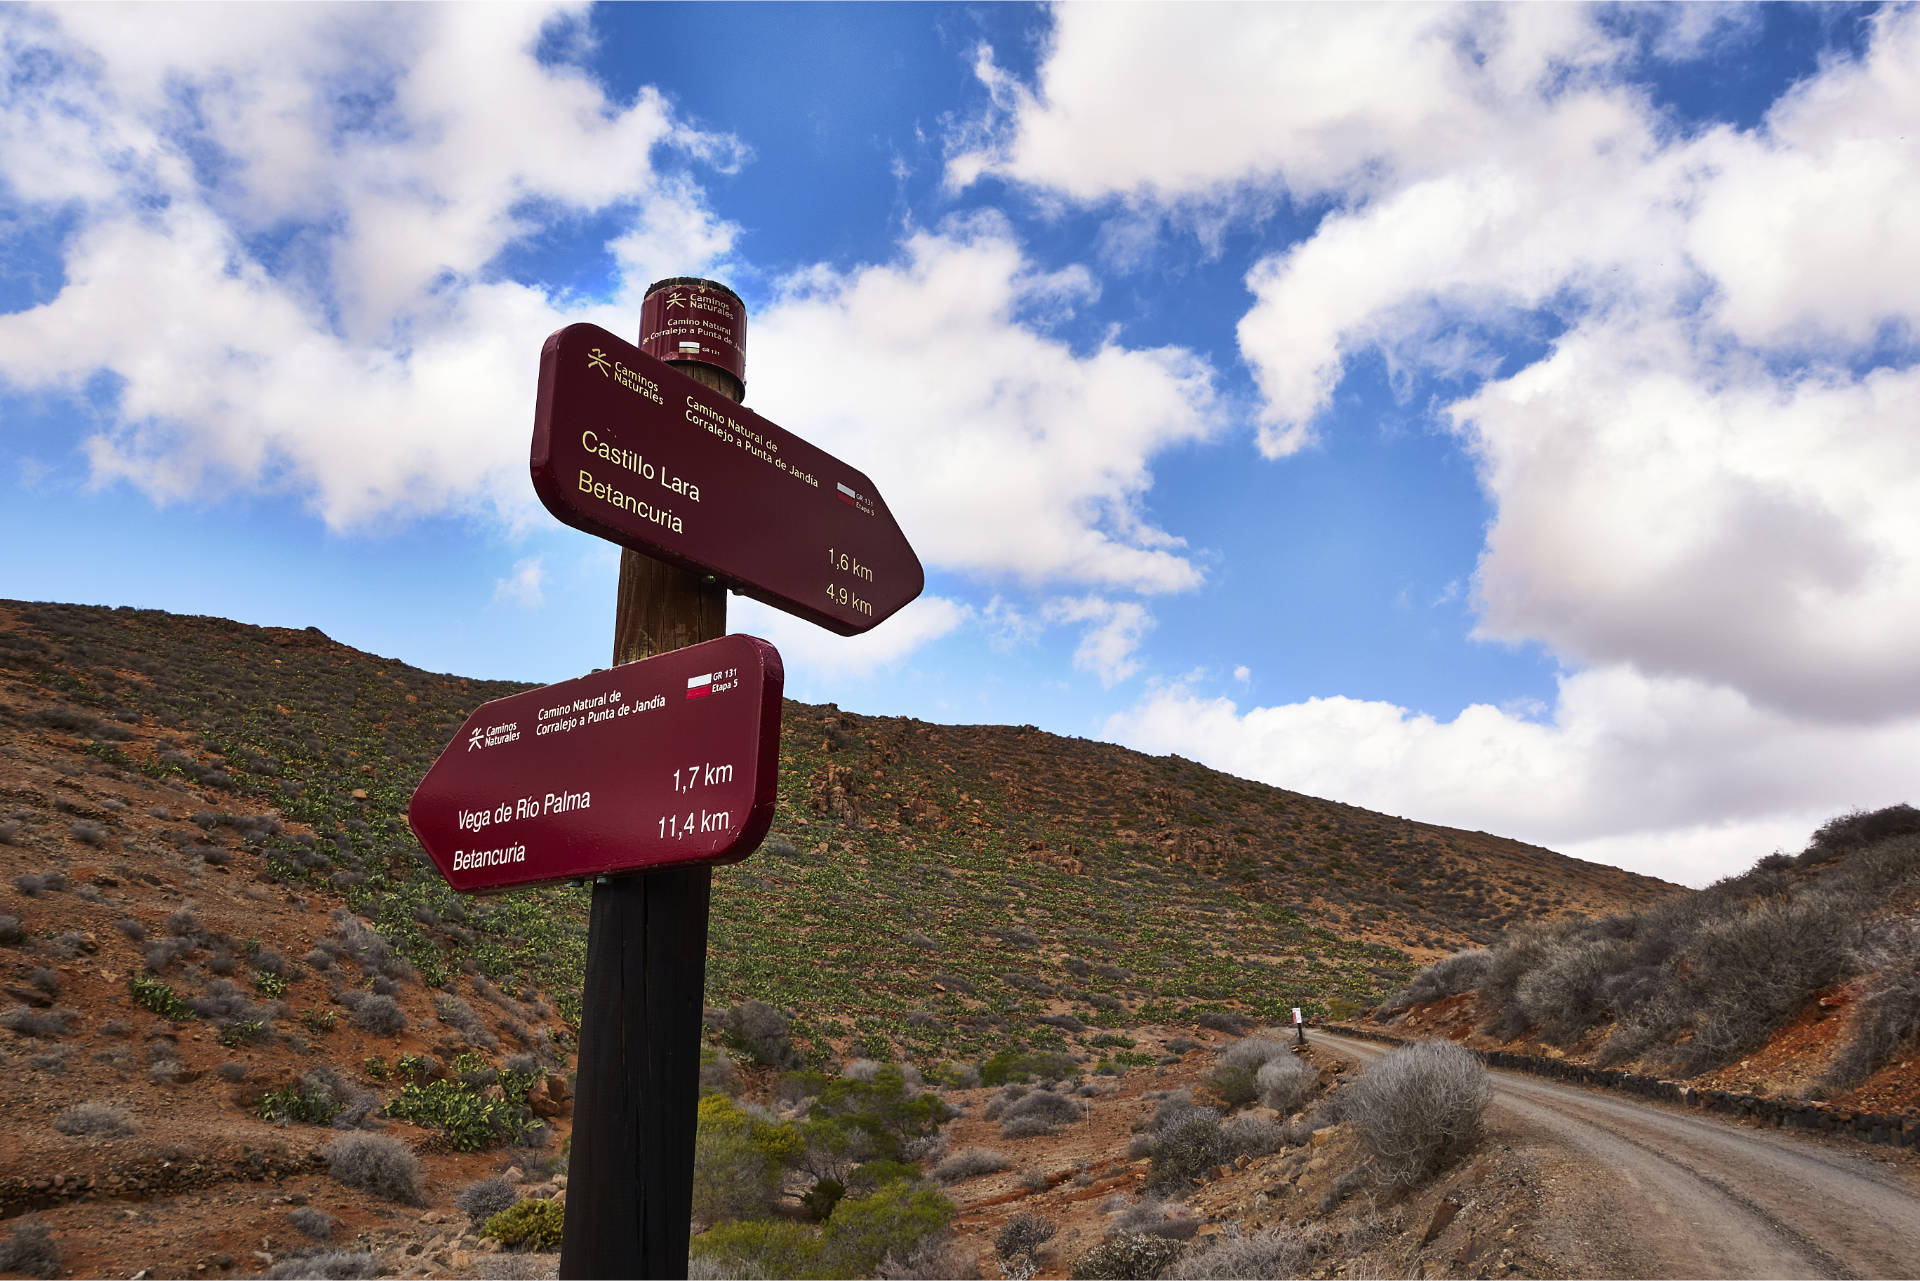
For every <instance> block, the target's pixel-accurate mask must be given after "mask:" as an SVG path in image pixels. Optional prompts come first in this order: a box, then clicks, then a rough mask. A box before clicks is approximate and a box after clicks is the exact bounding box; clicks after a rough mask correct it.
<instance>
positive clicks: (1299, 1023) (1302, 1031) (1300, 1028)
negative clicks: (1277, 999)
mask: <svg viewBox="0 0 1920 1281" xmlns="http://www.w3.org/2000/svg"><path fill="white" fill-rule="evenodd" d="M1293 1043H1294V1044H1295V1045H1305V1044H1306V1043H1307V1025H1306V1023H1305V1022H1304V1021H1303V1020H1302V1019H1301V1018H1300V1007H1299V1006H1297V1005H1296V1006H1294V1007H1293Z"/></svg>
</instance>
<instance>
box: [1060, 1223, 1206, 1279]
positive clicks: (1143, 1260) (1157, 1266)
mask: <svg viewBox="0 0 1920 1281" xmlns="http://www.w3.org/2000/svg"><path fill="white" fill-rule="evenodd" d="M1182 1249H1183V1247H1182V1246H1181V1244H1180V1243H1179V1242H1178V1241H1172V1240H1169V1239H1167V1238H1166V1237H1156V1236H1148V1235H1146V1234H1144V1233H1132V1232H1123V1233H1118V1234H1116V1235H1114V1236H1111V1237H1108V1238H1107V1239H1106V1240H1105V1241H1103V1242H1101V1243H1100V1244H1099V1245H1097V1246H1095V1247H1094V1248H1093V1249H1091V1250H1089V1251H1087V1252H1086V1253H1085V1254H1083V1255H1081V1256H1080V1258H1079V1260H1078V1261H1077V1262H1076V1263H1075V1264H1074V1265H1073V1272H1072V1274H1071V1275H1072V1276H1074V1277H1075V1278H1096V1277H1097V1278H1112V1279H1113V1281H1149V1279H1150V1278H1153V1277H1157V1276H1159V1275H1160V1273H1161V1272H1162V1271H1163V1270H1164V1269H1165V1268H1166V1266H1167V1265H1168V1264H1169V1263H1172V1262H1173V1261H1174V1260H1175V1259H1177V1258H1179V1257H1180V1251H1181V1250H1182Z"/></svg>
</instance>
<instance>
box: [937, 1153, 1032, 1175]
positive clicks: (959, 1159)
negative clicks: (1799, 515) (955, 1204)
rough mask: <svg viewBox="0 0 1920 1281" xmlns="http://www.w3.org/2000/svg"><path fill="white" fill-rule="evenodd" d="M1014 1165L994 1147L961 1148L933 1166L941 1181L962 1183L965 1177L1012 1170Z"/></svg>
mask: <svg viewBox="0 0 1920 1281" xmlns="http://www.w3.org/2000/svg"><path fill="white" fill-rule="evenodd" d="M1012 1166H1014V1162H1010V1160H1008V1158H1006V1154H1002V1152H995V1150H993V1148H960V1150H958V1152H954V1154H952V1156H948V1158H947V1160H943V1162H941V1164H939V1166H935V1168H933V1177H935V1179H939V1181H941V1183H960V1181H964V1179H977V1177H979V1175H983V1173H998V1172H1002V1170H1010V1168H1012Z"/></svg>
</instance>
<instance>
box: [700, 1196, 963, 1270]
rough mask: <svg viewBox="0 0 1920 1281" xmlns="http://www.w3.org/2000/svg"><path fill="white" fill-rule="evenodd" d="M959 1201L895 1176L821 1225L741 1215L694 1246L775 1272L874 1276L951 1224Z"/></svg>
mask: <svg viewBox="0 0 1920 1281" xmlns="http://www.w3.org/2000/svg"><path fill="white" fill-rule="evenodd" d="M952 1218H953V1205H952V1203H951V1202H949V1201H948V1200H947V1199H946V1198H945V1197H943V1196H941V1195H940V1194H939V1193H938V1192H935V1191H934V1190H932V1189H931V1188H915V1187H913V1186H912V1185H911V1184H908V1183H906V1182H896V1183H890V1184H888V1185H887V1186H886V1187H883V1188H881V1189H880V1190H879V1191H877V1192H875V1193H873V1194H872V1195H871V1196H865V1197H845V1198H843V1199H842V1200H841V1201H840V1202H839V1203H838V1204H837V1205H836V1206H834V1208H833V1212H832V1214H831V1215H830V1216H829V1217H828V1219H827V1221H826V1225H825V1227H824V1228H823V1229H821V1230H820V1231H819V1232H818V1233H816V1232H814V1231H812V1230H810V1229H808V1228H807V1227H805V1226H804V1225H802V1224H798V1223H792V1222H788V1221H785V1220H779V1219H751V1220H733V1221H729V1222H725V1223H718V1224H715V1225H714V1226H713V1227H711V1228H708V1229H707V1230H706V1231H705V1232H703V1233H702V1234H700V1235H699V1236H697V1237H695V1238H694V1239H693V1241H692V1243H691V1253H692V1254H693V1256H694V1257H695V1258H701V1259H712V1260H714V1261H716V1262H719V1263H721V1264H723V1265H731V1266H733V1267H736V1268H740V1269H741V1270H742V1271H743V1272H745V1271H747V1270H749V1269H750V1270H751V1271H750V1272H748V1274H749V1275H752V1274H756V1273H757V1274H758V1275H761V1276H769V1277H868V1276H872V1275H873V1274H874V1273H875V1271H877V1270H878V1269H879V1267H880V1264H881V1262H882V1261H883V1260H885V1259H886V1258H887V1257H888V1256H889V1255H891V1256H893V1257H895V1258H905V1257H907V1256H908V1255H910V1254H912V1253H913V1251H914V1249H915V1248H916V1247H917V1246H920V1245H921V1244H922V1243H923V1242H925V1241H927V1240H928V1239H929V1238H931V1237H935V1236H937V1235H938V1234H939V1233H942V1232H944V1231H945V1230H946V1227H947V1224H948V1222H949V1221H951V1219H952Z"/></svg>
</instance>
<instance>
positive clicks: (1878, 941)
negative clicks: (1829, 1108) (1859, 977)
mask: <svg viewBox="0 0 1920 1281" xmlns="http://www.w3.org/2000/svg"><path fill="white" fill-rule="evenodd" d="M1855 960H1856V964H1857V965H1858V966H1859V968H1860V969H1862V970H1864V971H1866V972H1868V973H1870V974H1872V976H1873V977H1872V978H1871V979H1869V980H1868V981H1867V984H1866V988H1865V990H1864V991H1863V992H1861V994H1860V999H1859V1000H1858V1001H1856V1002H1855V1003H1854V1007H1853V1013H1852V1016H1851V1017H1850V1018H1849V1019H1848V1021H1847V1032H1848V1036H1847V1042H1846V1044H1845V1045H1843V1046H1842V1047H1841V1048H1840V1052H1839V1054H1837V1055H1836V1056H1834V1060H1833V1063H1832V1064H1831V1065H1830V1066H1829V1067H1828V1068H1827V1071H1826V1073H1825V1075H1824V1076H1823V1077H1822V1078H1821V1081H1820V1084H1821V1086H1822V1087H1823V1088H1824V1089H1826V1090H1829V1091H1836V1092H1837V1091H1840V1090H1846V1089H1850V1088H1851V1087H1853V1086H1855V1085H1858V1084H1859V1083H1860V1082H1862V1081H1864V1080H1866V1079H1867V1078H1868V1077H1869V1076H1872V1075H1873V1074H1874V1073H1875V1072H1877V1071H1879V1070H1880V1069H1881V1068H1883V1067H1885V1066H1886V1065H1887V1064H1888V1063H1890V1062H1892V1060H1893V1058H1894V1056H1895V1055H1897V1054H1898V1053H1900V1051H1901V1050H1902V1049H1904V1048H1905V1047H1906V1046H1908V1045H1910V1044H1912V1043H1913V1042H1914V1041H1915V1039H1916V1038H1920V917H1906V918H1904V919H1900V920H1894V921H1888V922H1886V923H1884V924H1883V925H1881V926H1880V927H1879V928H1877V929H1876V930H1874V931H1873V932H1872V933H1871V934H1870V935H1869V936H1868V938H1867V941H1866V943H1865V944H1864V945H1863V946H1862V947H1861V948H1860V950H1859V953H1858V955H1857V957H1856V958H1855Z"/></svg>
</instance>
